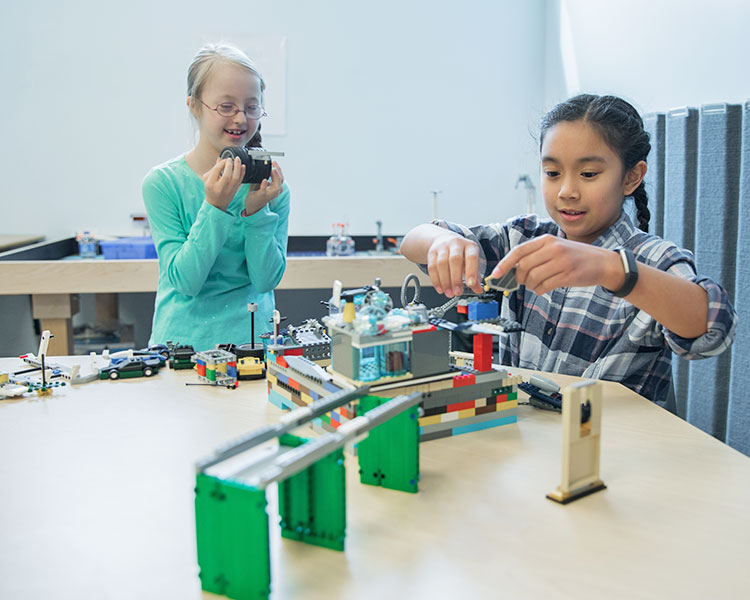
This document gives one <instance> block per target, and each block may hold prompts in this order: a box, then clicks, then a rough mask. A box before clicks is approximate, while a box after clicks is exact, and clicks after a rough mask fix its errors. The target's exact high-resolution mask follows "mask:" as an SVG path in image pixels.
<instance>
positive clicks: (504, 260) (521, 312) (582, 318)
mask: <svg viewBox="0 0 750 600" xmlns="http://www.w3.org/2000/svg"><path fill="white" fill-rule="evenodd" d="M540 137H541V140H540V142H541V143H540V146H541V170H542V171H541V178H542V192H543V194H544V202H545V206H546V208H547V212H548V213H549V216H550V217H551V220H548V219H544V220H543V219H540V218H538V217H537V216H536V215H523V216H520V217H516V218H513V219H511V220H509V221H508V222H506V223H502V224H500V223H495V224H490V225H478V226H475V227H465V226H463V225H458V224H455V223H447V222H444V221H435V222H434V223H432V224H425V225H419V226H418V227H415V228H414V229H412V230H411V231H410V232H409V233H408V234H407V235H406V237H404V240H403V243H402V245H401V252H402V253H403V254H404V255H405V256H406V257H407V258H408V259H409V260H411V261H413V262H415V263H418V264H420V265H422V268H423V269H424V270H426V271H427V273H428V274H429V275H430V278H431V279H432V283H433V285H434V286H435V289H436V290H437V291H438V292H439V293H443V294H445V295H446V296H448V297H449V298H450V297H453V296H454V295H459V294H461V293H462V292H463V286H464V281H465V283H466V285H467V286H468V287H470V288H472V289H473V290H474V291H475V292H477V293H480V292H481V291H482V287H481V284H482V280H483V278H484V277H485V276H488V275H491V276H492V277H496V278H499V277H502V276H504V275H506V274H507V273H508V272H509V271H510V270H511V269H513V268H514V267H515V275H516V279H517V281H518V283H519V284H520V286H521V287H519V288H518V289H517V290H516V291H515V292H513V293H511V294H510V295H509V296H507V297H506V298H504V299H503V306H502V314H503V316H506V317H509V318H511V319H514V320H516V321H518V322H519V323H521V324H522V325H523V327H524V329H523V331H522V332H518V333H512V334H508V335H505V336H501V339H500V362H501V363H503V364H505V365H510V366H517V367H524V368H530V369H536V370H540V371H547V372H556V373H565V374H569V375H577V376H582V377H591V378H595V379H610V380H614V381H620V382H621V383H623V384H625V385H626V386H627V387H629V388H631V389H633V390H635V391H636V392H638V393H639V394H641V395H643V396H645V397H646V398H649V399H651V400H654V401H658V402H660V403H663V402H665V401H666V400H667V398H668V395H669V393H670V391H671V387H672V386H671V354H672V352H675V353H676V354H678V355H680V356H683V357H684V358H688V359H696V358H706V357H710V356H715V355H717V354H720V353H721V352H723V351H724V350H725V349H726V348H728V347H729V345H730V344H731V343H732V339H733V337H734V331H735V321H736V318H737V316H736V313H735V311H734V308H733V307H732V305H731V302H730V300H729V297H728V295H727V293H726V291H725V290H724V289H723V288H722V287H721V286H720V285H719V284H717V283H716V282H714V281H712V280H711V279H709V278H707V277H699V276H698V275H697V274H696V271H695V263H694V260H693V256H692V254H691V253H690V252H689V251H686V250H683V249H681V248H679V247H677V246H676V245H675V244H673V243H671V242H668V241H665V240H662V239H661V238H658V237H656V236H654V235H649V234H648V221H649V218H650V214H649V210H648V205H647V203H648V198H647V195H646V190H645V186H644V183H643V177H644V176H645V174H646V157H647V156H648V153H649V151H650V149H651V145H650V143H649V135H648V133H647V132H646V131H645V130H644V128H643V121H642V120H641V117H640V116H639V115H638V112H637V111H636V110H635V109H634V108H633V107H632V106H631V105H630V104H629V103H627V102H625V101H624V100H622V99H621V98H617V97H613V96H594V95H588V94H584V95H580V96H576V97H574V98H571V99H569V100H567V101H565V102H563V103H561V104H558V105H557V106H555V107H554V108H553V109H552V110H551V111H550V112H549V113H548V114H547V115H546V116H545V117H544V118H543V119H542V125H541V136H540ZM631 197H632V200H633V201H634V203H635V209H636V218H637V221H638V227H636V225H635V224H634V222H633V220H632V219H631V217H630V215H629V214H628V211H626V210H623V207H624V205H625V202H626V201H630V198H631Z"/></svg>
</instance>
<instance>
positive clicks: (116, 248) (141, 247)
mask: <svg viewBox="0 0 750 600" xmlns="http://www.w3.org/2000/svg"><path fill="white" fill-rule="evenodd" d="M99 245H100V246H101V248H102V254H103V255H104V258H105V259H107V260H117V259H120V260H122V259H128V258H129V259H134V258H156V248H155V247H154V242H153V240H152V239H151V236H146V237H127V238H120V239H119V240H112V241H102V242H100V243H99Z"/></svg>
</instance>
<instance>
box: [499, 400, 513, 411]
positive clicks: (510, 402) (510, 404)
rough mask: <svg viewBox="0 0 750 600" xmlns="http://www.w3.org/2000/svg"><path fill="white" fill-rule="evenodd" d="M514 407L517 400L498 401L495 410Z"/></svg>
mask: <svg viewBox="0 0 750 600" xmlns="http://www.w3.org/2000/svg"><path fill="white" fill-rule="evenodd" d="M516 407H518V400H508V402H498V403H497V412H500V411H501V410H508V409H509V408H516Z"/></svg>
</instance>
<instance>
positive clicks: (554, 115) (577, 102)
mask: <svg viewBox="0 0 750 600" xmlns="http://www.w3.org/2000/svg"><path fill="white" fill-rule="evenodd" d="M561 121H585V122H587V123H590V124H591V125H592V126H593V127H595V128H596V130H597V131H598V132H599V133H600V134H601V136H602V137H603V138H604V141H605V142H606V143H607V144H608V145H609V147H610V148H612V149H613V150H614V151H615V152H616V153H617V155H618V156H619V157H620V159H621V160H622V164H623V167H624V168H625V172H626V173H627V172H628V171H630V169H632V168H633V167H634V166H635V165H636V164H637V163H639V162H640V161H644V162H645V161H646V157H647V156H648V153H649V152H650V151H651V143H650V142H649V135H648V132H647V131H646V130H645V129H644V128H643V120H642V119H641V116H640V115H639V114H638V111H637V110H635V108H633V106H631V105H630V104H629V103H628V102H626V101H625V100H623V99H622V98H618V97H617V96H595V95H593V94H580V95H578V96H574V97H573V98H570V99H568V100H566V101H565V102H561V103H560V104H558V105H557V106H555V107H554V108H553V109H552V110H551V111H549V112H548V113H547V114H546V115H545V116H544V117H543V118H542V125H541V135H540V138H539V147H540V149H541V145H542V143H543V142H544V134H545V133H547V131H548V130H549V129H550V128H551V127H553V126H555V125H557V124H558V123H560V122H561ZM633 199H634V200H635V208H636V214H637V216H638V226H639V227H640V228H641V229H642V230H643V231H648V222H649V219H650V218H651V213H650V212H649V210H648V195H647V194H646V187H645V186H644V184H643V182H641V184H640V185H639V186H638V188H637V189H636V190H635V191H634V192H633Z"/></svg>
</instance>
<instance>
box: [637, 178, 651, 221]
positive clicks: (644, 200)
mask: <svg viewBox="0 0 750 600" xmlns="http://www.w3.org/2000/svg"><path fill="white" fill-rule="evenodd" d="M633 200H634V201H635V210H636V216H637V217H638V227H640V228H641V230H643V231H645V232H646V233H648V222H649V219H651V211H650V210H649V209H648V194H646V184H645V183H643V182H642V181H641V185H639V186H638V187H637V188H635V191H634V192H633Z"/></svg>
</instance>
